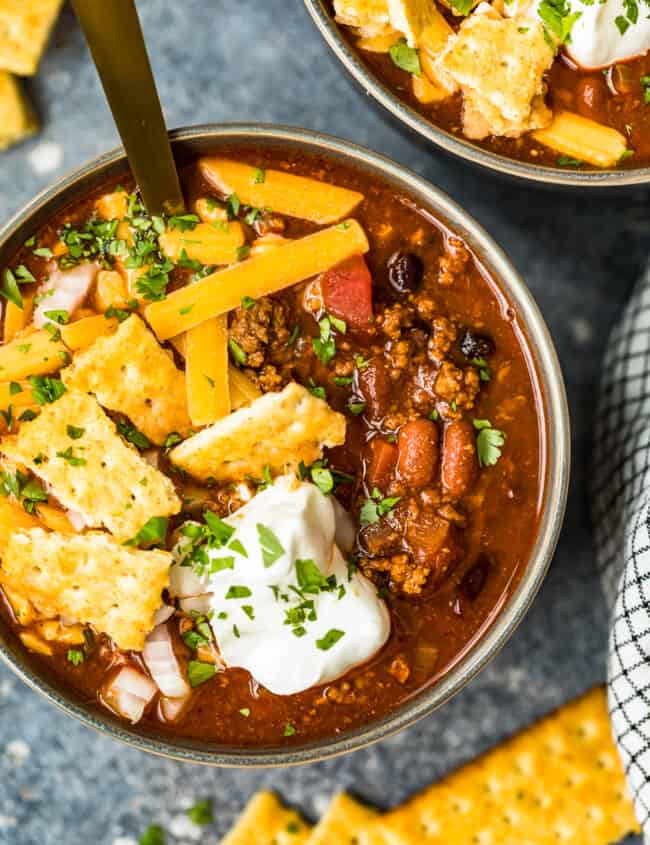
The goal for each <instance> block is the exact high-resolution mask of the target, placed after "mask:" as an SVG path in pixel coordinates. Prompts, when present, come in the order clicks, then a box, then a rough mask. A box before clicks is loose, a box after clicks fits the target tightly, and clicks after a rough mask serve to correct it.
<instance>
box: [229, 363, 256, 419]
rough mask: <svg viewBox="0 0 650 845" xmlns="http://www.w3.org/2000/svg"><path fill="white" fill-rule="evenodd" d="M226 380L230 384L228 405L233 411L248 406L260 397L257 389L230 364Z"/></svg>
mask: <svg viewBox="0 0 650 845" xmlns="http://www.w3.org/2000/svg"><path fill="white" fill-rule="evenodd" d="M228 380H229V382H230V404H231V405H232V409H233V411H236V410H237V409H238V408H243V407H244V405H250V403H251V402H254V401H255V400H256V399H257V398H258V397H259V396H261V395H262V391H261V390H260V389H259V387H258V386H257V385H256V384H253V382H252V381H251V380H250V379H249V378H248V376H245V375H244V374H243V373H242V371H241V370H238V369H237V367H233V366H232V364H231V365H230V367H229V369H228Z"/></svg>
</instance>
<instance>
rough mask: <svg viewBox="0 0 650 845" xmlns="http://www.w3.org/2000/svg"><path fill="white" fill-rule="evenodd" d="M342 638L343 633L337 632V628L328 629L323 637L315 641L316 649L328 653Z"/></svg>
mask: <svg viewBox="0 0 650 845" xmlns="http://www.w3.org/2000/svg"><path fill="white" fill-rule="evenodd" d="M344 636H345V631H339V630H338V628H330V630H329V631H328V632H327V633H326V634H325V636H324V637H321V638H320V639H319V640H316V648H319V649H320V650H321V651H329V650H330V649H331V648H332V646H334V645H336V643H337V642H338V641H339V640H340V639H341V637H344Z"/></svg>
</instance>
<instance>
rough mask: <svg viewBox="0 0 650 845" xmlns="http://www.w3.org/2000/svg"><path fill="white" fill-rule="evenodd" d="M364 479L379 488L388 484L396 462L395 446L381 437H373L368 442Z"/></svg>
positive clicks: (383, 487) (371, 485)
mask: <svg viewBox="0 0 650 845" xmlns="http://www.w3.org/2000/svg"><path fill="white" fill-rule="evenodd" d="M368 452H369V455H368V460H367V464H366V481H367V482H368V485H369V486H370V487H379V488H380V489H381V490H383V489H385V488H386V487H387V486H388V483H389V482H390V480H391V478H392V477H393V471H394V469H395V464H396V462H397V446H395V444H393V443H389V442H388V441H387V440H384V439H383V438H382V437H374V438H373V439H372V440H371V441H370V443H369V444H368Z"/></svg>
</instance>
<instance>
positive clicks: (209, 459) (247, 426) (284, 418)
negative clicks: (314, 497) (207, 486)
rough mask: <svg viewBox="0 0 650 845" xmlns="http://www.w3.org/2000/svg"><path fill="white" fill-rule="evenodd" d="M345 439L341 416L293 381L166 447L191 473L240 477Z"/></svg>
mask: <svg viewBox="0 0 650 845" xmlns="http://www.w3.org/2000/svg"><path fill="white" fill-rule="evenodd" d="M344 440H345V417H344V416H343V414H339V413H337V412H336V411H333V410H332V409H331V408H330V407H329V405H328V404H327V402H324V401H323V400H322V399H318V398H316V397H315V396H312V394H311V393H310V392H309V391H308V390H307V389H306V388H304V387H302V386H301V385H299V384H296V383H295V382H291V384H288V385H287V386H286V387H285V388H284V390H282V391H281V392H280V393H266V394H265V395H264V396H261V397H260V398H259V399H256V400H255V401H254V402H252V403H251V404H250V405H248V406H247V407H245V408H241V409H240V410H239V411H235V413H234V414H229V415H228V416H227V417H224V418H223V419H222V420H219V421H218V422H216V423H214V425H211V426H209V427H208V428H204V429H203V431H200V432H199V433H198V434H195V435H194V436H193V437H190V438H189V439H188V440H186V441H185V442H184V443H181V444H180V445H179V446H177V447H176V448H175V449H173V450H172V451H171V452H170V453H169V457H170V459H171V461H172V462H173V463H174V464H176V465H177V466H179V467H180V468H181V469H183V470H185V472H187V473H189V474H190V475H192V476H194V477H195V478H198V479H201V480H203V481H207V480H208V479H210V478H212V479H214V480H215V481H241V480H242V479H243V478H244V477H245V476H247V475H249V476H253V477H254V478H262V476H263V473H264V468H265V467H268V468H269V469H270V470H271V472H272V473H273V474H281V473H282V472H289V471H291V470H295V469H297V468H298V465H299V464H300V462H301V461H304V463H305V464H306V465H307V466H309V464H313V463H314V461H316V460H318V458H320V457H321V456H322V454H323V448H324V447H325V446H327V447H329V448H331V447H332V446H340V445H341V444H342V443H343V442H344Z"/></svg>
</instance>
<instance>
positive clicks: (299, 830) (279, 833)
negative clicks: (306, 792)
mask: <svg viewBox="0 0 650 845" xmlns="http://www.w3.org/2000/svg"><path fill="white" fill-rule="evenodd" d="M310 832H311V826H310V825H308V824H307V823H306V822H305V821H303V819H302V818H301V817H300V816H299V815H298V813H296V812H294V811H293V810H289V809H287V807H285V806H284V805H283V804H281V803H280V801H279V800H278V799H277V798H276V796H275V795H274V794H273V793H272V792H266V791H263V792H258V793H256V794H255V795H254V796H253V797H252V798H251V800H250V801H249V802H248V804H247V805H246V807H245V808H244V811H243V813H242V814H241V816H240V817H239V818H238V819H237V821H236V822H235V825H234V826H233V827H232V828H231V830H230V832H229V833H227V834H226V836H225V837H224V838H223V839H222V840H221V845H305V843H306V842H307V840H308V839H309V834H310Z"/></svg>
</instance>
